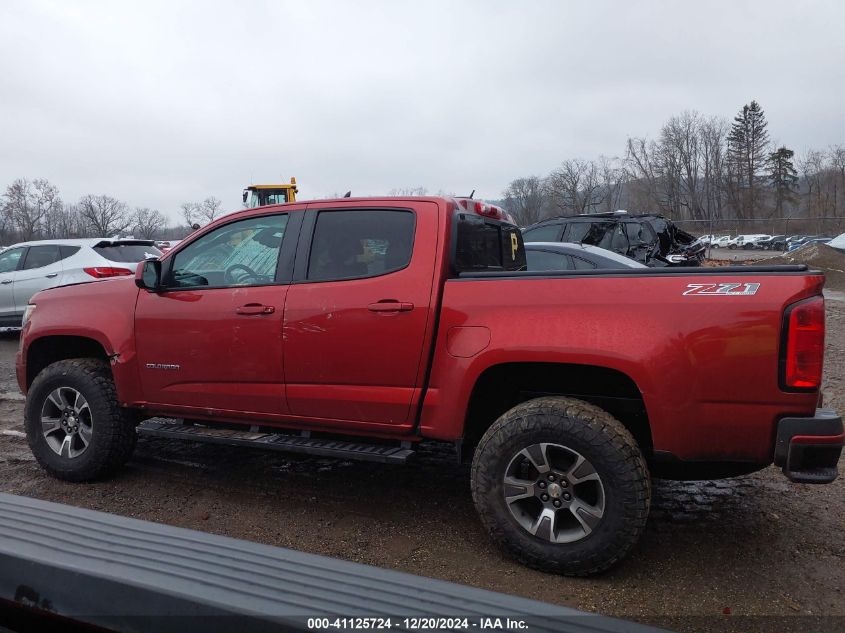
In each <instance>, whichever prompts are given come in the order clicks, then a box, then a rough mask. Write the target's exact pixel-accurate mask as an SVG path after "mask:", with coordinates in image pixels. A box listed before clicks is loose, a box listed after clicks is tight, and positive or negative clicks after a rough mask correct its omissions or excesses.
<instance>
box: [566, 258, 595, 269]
mask: <svg viewBox="0 0 845 633" xmlns="http://www.w3.org/2000/svg"><path fill="white" fill-rule="evenodd" d="M572 261H573V262H574V263H575V270H593V269H594V268H596V265H595V264H594V263H593V262H589V261H587V260H586V259H581V258H580V257H577V256H575V255H573V256H572Z"/></svg>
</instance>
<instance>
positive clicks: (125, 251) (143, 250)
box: [94, 244, 161, 263]
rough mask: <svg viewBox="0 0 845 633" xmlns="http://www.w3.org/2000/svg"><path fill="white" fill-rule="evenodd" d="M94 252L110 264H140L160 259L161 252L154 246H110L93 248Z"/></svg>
mask: <svg viewBox="0 0 845 633" xmlns="http://www.w3.org/2000/svg"><path fill="white" fill-rule="evenodd" d="M94 251H95V252H96V253H97V254H98V255H101V256H102V257H105V258H106V259H107V260H109V261H110V262H133V263H137V262H141V261H144V260H145V259H150V258H156V257H161V251H160V250H158V249H157V248H156V247H155V246H152V245H150V246H146V245H144V244H110V245H108V246H95V247H94Z"/></svg>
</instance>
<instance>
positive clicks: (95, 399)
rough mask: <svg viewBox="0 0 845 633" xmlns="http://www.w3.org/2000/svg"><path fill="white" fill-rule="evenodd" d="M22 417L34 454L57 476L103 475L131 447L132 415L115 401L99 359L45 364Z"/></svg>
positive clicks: (133, 437) (81, 478)
mask: <svg viewBox="0 0 845 633" xmlns="http://www.w3.org/2000/svg"><path fill="white" fill-rule="evenodd" d="M25 418H26V420H25V425H26V437H27V441H28V442H29V447H30V449H31V450H32V454H33V455H34V456H35V459H36V460H38V463H39V464H40V465H41V467H42V468H43V469H44V470H46V471H47V472H48V473H50V474H51V475H53V476H54V477H57V478H58V479H64V480H66V481H89V480H92V479H98V478H100V477H104V476H106V475H108V474H110V473H112V472H113V471H114V470H116V469H117V468H119V467H120V466H122V465H123V464H124V463H125V462H126V461H127V460H128V459H129V457H130V456H131V455H132V451H133V450H134V448H135V441H136V439H137V435H136V432H135V423H134V418H133V416H132V415H131V414H130V413H129V412H128V411H127V410H126V409H123V408H122V407H121V406H120V405H119V403H118V401H117V394H116V392H115V387H114V381H113V379H112V375H111V371H110V369H109V365H108V363H107V362H106V361H103V360H98V359H94V358H75V359H71V360H62V361H59V362H56V363H53V364H52V365H49V366H48V367H47V368H45V369H44V370H43V371H41V373H39V374H38V376H37V377H36V378H35V380H34V381H33V383H32V386H31V387H30V389H29V393H28V394H27V398H26V412H25Z"/></svg>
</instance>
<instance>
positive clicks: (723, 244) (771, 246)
mask: <svg viewBox="0 0 845 633" xmlns="http://www.w3.org/2000/svg"><path fill="white" fill-rule="evenodd" d="M699 239H700V240H701V241H702V242H703V243H704V244H706V245H707V246H710V247H711V248H729V249H736V248H742V249H744V250H753V249H758V250H766V251H791V250H794V249H796V248H799V247H801V246H803V245H804V244H808V243H811V242H822V243H825V242H829V241H830V240H831V238H829V237H825V236H823V235H789V236H787V235H767V234H763V233H753V234H744V235H737V236H736V237H731V236H730V235H705V236H703V237H701V238H699Z"/></svg>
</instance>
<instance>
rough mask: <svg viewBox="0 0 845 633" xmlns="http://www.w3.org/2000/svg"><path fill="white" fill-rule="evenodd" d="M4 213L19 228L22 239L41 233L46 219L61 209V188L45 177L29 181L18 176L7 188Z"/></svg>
mask: <svg viewBox="0 0 845 633" xmlns="http://www.w3.org/2000/svg"><path fill="white" fill-rule="evenodd" d="M3 206H4V213H5V214H7V215H8V218H9V219H10V220H11V222H12V224H13V226H15V228H17V230H18V233H19V234H20V237H21V239H22V240H24V241H27V240H31V239H33V238H34V237H37V236H38V235H40V234H41V233H42V231H43V229H44V226H43V225H44V221H45V219H46V218H47V217H49V216H50V215H51V214H53V213H55V212H56V211H57V210H58V209H61V206H62V199H61V198H60V197H59V190H58V189H57V188H56V187H55V186H53V185H51V184H50V182H49V181H47V180H44V179H43V178H37V179H35V180H33V181H31V182H30V181H28V180H27V179H26V178H18V179H17V180H15V181H14V182H13V183H12V184H11V185H9V186H8V187H7V188H6V195H5V200H4V205H3Z"/></svg>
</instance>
